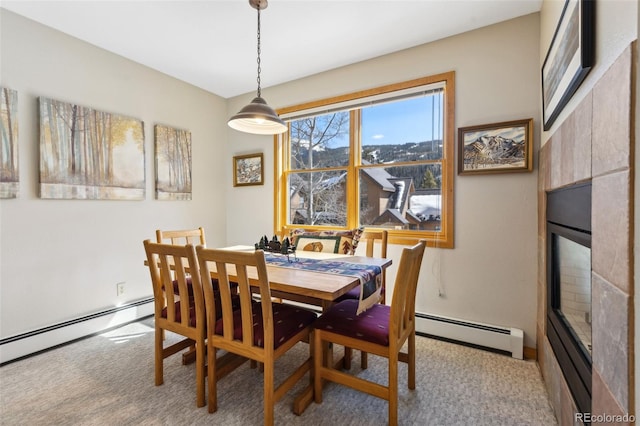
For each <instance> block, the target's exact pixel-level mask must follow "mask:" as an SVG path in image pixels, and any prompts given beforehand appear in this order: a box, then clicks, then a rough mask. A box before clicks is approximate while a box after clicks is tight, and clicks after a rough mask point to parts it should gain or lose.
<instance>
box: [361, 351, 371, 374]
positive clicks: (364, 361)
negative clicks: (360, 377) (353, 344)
mask: <svg viewBox="0 0 640 426" xmlns="http://www.w3.org/2000/svg"><path fill="white" fill-rule="evenodd" d="M368 367H369V357H368V356H367V353H366V352H365V351H360V368H362V369H363V370H366V369H367V368H368Z"/></svg>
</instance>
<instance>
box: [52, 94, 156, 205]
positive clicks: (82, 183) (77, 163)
mask: <svg viewBox="0 0 640 426" xmlns="http://www.w3.org/2000/svg"><path fill="white" fill-rule="evenodd" d="M144 196H145V170H144V127H143V123H142V121H140V120H137V119H135V118H131V117H125V116H122V115H116V114H111V113H108V112H101V111H97V110H95V109H92V108H87V107H83V106H80V105H75V104H70V103H66V102H61V101H57V100H53V99H47V98H40V197H41V198H65V199H90V200H96V199H103V200H143V199H144Z"/></svg>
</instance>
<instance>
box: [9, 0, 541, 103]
mask: <svg viewBox="0 0 640 426" xmlns="http://www.w3.org/2000/svg"><path fill="white" fill-rule="evenodd" d="M541 5H542V0H386V1H380V0H366V1H364V0H322V1H321V0H270V1H269V6H268V8H267V9H265V10H263V11H262V12H261V33H262V36H261V46H262V49H261V50H262V52H261V68H262V71H261V86H262V87H269V86H273V85H276V84H280V83H285V82H287V81H291V80H295V79H298V78H301V77H305V76H309V75H312V74H316V73H319V72H322V71H326V70H330V69H333V68H337V67H341V66H344V65H349V64H352V63H355V62H360V61H363V60H366V59H370V58H374V57H377V56H380V55H384V54H387V53H390V52H394V51H397V50H402V49H406V48H409V47H413V46H417V45H420V44H423V43H427V42H430V41H433V40H438V39H441V38H444V37H448V36H451V35H454V34H458V33H462V32H465V31H469V30H472V29H475V28H480V27H483V26H486V25H491V24H494V23H497V22H500V21H504V20H508V19H511V18H515V17H518V16H522V15H527V14H529V13H533V12H537V11H539V10H540V7H541ZM0 7H2V8H5V9H8V10H10V11H12V12H15V13H18V14H20V15H23V16H25V17H28V18H30V19H33V20H35V21H37V22H40V23H42V24H44V25H47V26H50V27H53V28H55V29H57V30H60V31H62V32H64V33H67V34H69V35H72V36H74V37H77V38H79V39H81V40H85V41H87V42H89V43H91V44H93V45H96V46H99V47H101V48H103V49H106V50H108V51H111V52H113V53H116V54H118V55H121V56H124V57H126V58H129V59H131V60H133V61H135V62H138V63H141V64H144V65H146V66H148V67H150V68H153V69H156V70H158V71H161V72H163V73H165V74H168V75H170V76H173V77H175V78H178V79H180V80H184V81H186V82H188V83H191V84H193V85H195V86H197V87H200V88H202V89H205V90H207V91H209V92H212V93H215V94H217V95H220V96H222V97H224V98H229V97H232V96H236V95H240V94H243V93H247V92H254V91H255V90H256V88H257V81H256V75H257V63H256V57H257V34H256V33H257V12H256V10H255V9H253V8H251V7H250V6H249V3H248V0H199V1H188V0H183V1H148V0H129V1H115V0H111V1H55V0H53V1H52V0H50V1H30V0H0ZM496 48H499V46H496Z"/></svg>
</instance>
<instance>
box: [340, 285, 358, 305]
mask: <svg viewBox="0 0 640 426" xmlns="http://www.w3.org/2000/svg"><path fill="white" fill-rule="evenodd" d="M352 299H355V300H360V286H357V287H356V288H352V289H351V290H349V291H348V292H346V293H345V294H343V295H342V296H340V297H339V298H338V300H337V301H338V302H342V301H343V300H352Z"/></svg>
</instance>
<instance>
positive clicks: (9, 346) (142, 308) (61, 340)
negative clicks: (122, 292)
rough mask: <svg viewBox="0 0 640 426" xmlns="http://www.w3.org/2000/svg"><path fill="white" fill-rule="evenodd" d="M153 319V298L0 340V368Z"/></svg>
mask: <svg viewBox="0 0 640 426" xmlns="http://www.w3.org/2000/svg"><path fill="white" fill-rule="evenodd" d="M149 315H153V297H149V298H145V299H140V300H137V301H134V302H130V303H127V304H125V305H122V306H118V307H115V308H111V309H106V310H104V311H100V312H95V313H93V314H90V315H85V316H83V317H79V318H74V319H72V320H69V321H64V322H61V323H58V324H53V325H50V326H48V327H43V328H39V329H37V330H32V331H29V332H27V333H22V334H18V335H15V336H10V337H7V338H4V339H0V366H1V365H3V364H6V363H8V362H12V361H17V360H19V359H22V358H26V357H28V356H31V355H35V354H37V353H39V352H43V351H46V350H49V349H52V348H54V347H56V346H60V345H63V344H65V343H70V342H72V341H74V340H78V339H81V338H84V337H88V336H91V335H94V334H98V333H103V332H105V331H107V330H110V329H112V328H116V327H120V326H122V325H124V324H127V323H129V322H132V321H137V320H139V319H141V318H144V317H147V316H149Z"/></svg>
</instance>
